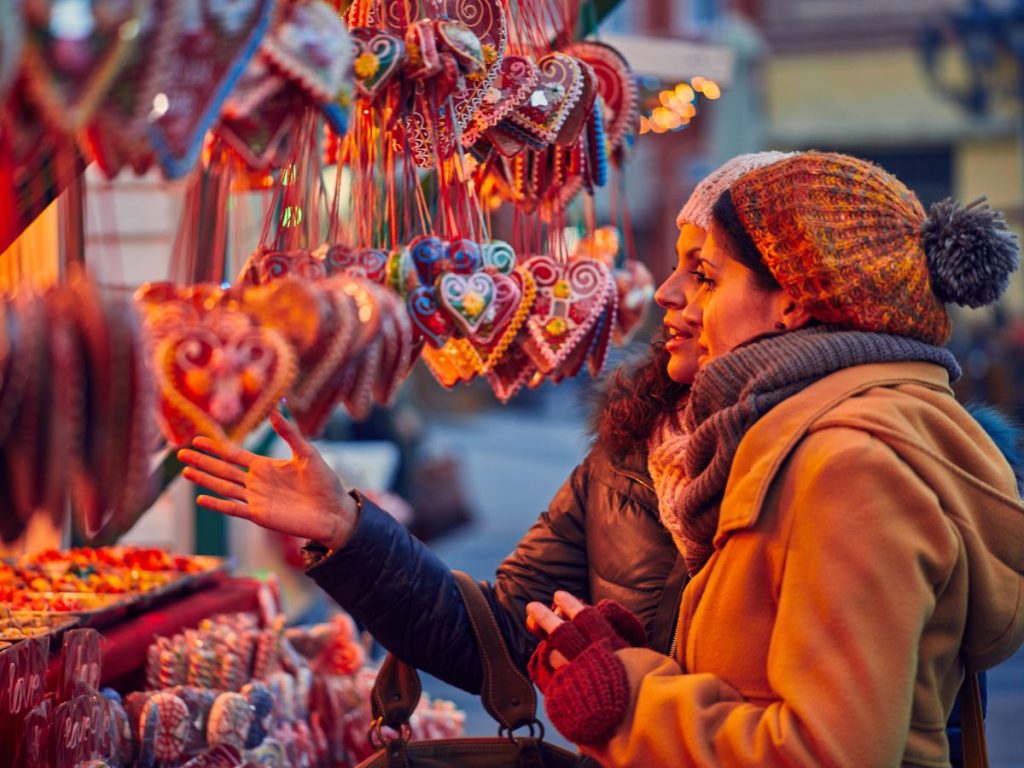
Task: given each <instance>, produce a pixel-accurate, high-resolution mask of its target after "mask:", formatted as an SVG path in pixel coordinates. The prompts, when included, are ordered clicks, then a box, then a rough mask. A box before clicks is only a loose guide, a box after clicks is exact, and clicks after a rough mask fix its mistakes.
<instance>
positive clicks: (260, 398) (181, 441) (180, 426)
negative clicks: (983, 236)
mask: <svg viewBox="0 0 1024 768" xmlns="http://www.w3.org/2000/svg"><path fill="white" fill-rule="evenodd" d="M211 325H213V323H212V322H211V321H210V320H209V319H208V318H204V319H203V323H202V324H201V325H198V326H194V327H191V328H183V329H180V330H178V331H176V332H172V333H170V334H168V336H167V337H166V338H165V339H164V340H163V341H162V342H161V343H160V345H159V346H158V348H157V351H156V359H155V361H154V367H155V369H156V370H155V371H154V373H155V377H156V381H157V384H158V386H159V390H160V395H161V398H162V403H163V404H162V408H161V415H162V427H163V429H164V434H165V436H166V437H167V440H168V442H169V443H171V444H172V445H186V444H188V443H189V442H190V441H191V440H192V438H193V437H195V436H196V435H199V434H202V435H210V436H213V437H217V438H220V439H228V440H236V441H237V440H240V439H241V438H243V437H245V435H247V434H248V433H249V432H250V431H251V430H253V429H254V428H255V427H256V426H257V425H258V424H259V423H260V422H261V421H263V419H265V418H266V416H267V414H268V413H270V411H271V409H272V408H274V407H275V406H276V405H277V402H278V400H280V399H281V397H283V396H284V394H285V392H287V390H288V387H289V386H290V385H291V383H292V381H293V379H294V378H295V372H296V371H295V353H294V351H293V350H292V348H291V346H289V345H288V343H287V342H285V340H284V339H283V338H281V336H280V335H279V334H278V333H276V332H274V331H272V330H270V329H267V328H256V327H249V328H247V329H245V330H238V329H234V328H231V329H229V328H226V327H224V325H223V324H222V326H221V328H220V329H219V332H218V331H215V330H214V328H212V327H211Z"/></svg>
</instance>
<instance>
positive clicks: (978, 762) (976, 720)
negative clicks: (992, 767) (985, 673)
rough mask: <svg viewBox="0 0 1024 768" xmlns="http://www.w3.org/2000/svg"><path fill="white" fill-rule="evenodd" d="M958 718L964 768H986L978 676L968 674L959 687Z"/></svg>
mask: <svg viewBox="0 0 1024 768" xmlns="http://www.w3.org/2000/svg"><path fill="white" fill-rule="evenodd" d="M960 718H961V721H960V722H961V725H960V728H961V732H962V733H963V743H964V768H988V745H987V744H986V743H985V721H984V720H983V719H982V711H981V686H980V685H979V684H978V675H977V673H975V672H968V673H967V676H966V677H965V678H964V682H963V684H962V685H961V686H960Z"/></svg>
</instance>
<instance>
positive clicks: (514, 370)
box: [487, 342, 537, 403]
mask: <svg viewBox="0 0 1024 768" xmlns="http://www.w3.org/2000/svg"><path fill="white" fill-rule="evenodd" d="M536 373H537V366H536V365H534V363H533V360H532V359H531V358H530V356H529V355H528V354H526V351H525V350H524V349H523V346H522V344H521V343H518V342H516V343H513V344H512V345H511V346H509V348H508V349H507V350H506V352H505V354H504V355H503V356H502V357H501V359H500V360H499V361H498V362H497V363H496V364H495V365H494V366H492V367H491V369H490V370H489V371H488V372H487V382H488V383H489V384H490V385H491V389H492V390H493V391H494V396H495V397H497V398H498V399H499V400H500V401H501V402H503V403H507V402H508V401H509V400H511V399H512V398H513V397H514V396H515V394H516V393H517V392H518V391H519V390H520V389H522V388H523V386H524V385H526V384H527V383H529V381H530V380H531V379H532V378H533V377H534V375H535V374H536Z"/></svg>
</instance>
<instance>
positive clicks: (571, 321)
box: [523, 256, 613, 374]
mask: <svg viewBox="0 0 1024 768" xmlns="http://www.w3.org/2000/svg"><path fill="white" fill-rule="evenodd" d="M524 266H525V268H526V269H527V270H529V271H530V273H531V274H532V275H533V277H534V279H535V280H536V282H537V298H536V300H535V302H534V306H533V308H532V310H531V314H530V317H529V319H528V320H527V323H526V327H527V339H526V341H525V342H524V345H523V346H524V348H525V350H526V352H527V354H529V355H530V358H531V359H532V360H533V361H534V364H535V365H536V366H537V368H538V370H540V371H541V372H542V373H545V374H547V373H550V372H551V371H554V370H556V369H557V368H559V366H560V365H561V364H562V363H563V362H564V361H565V359H566V358H567V357H568V356H569V355H570V354H571V353H572V352H573V351H574V350H575V349H576V348H577V346H579V344H580V343H581V342H582V341H583V340H584V338H585V337H586V336H587V334H588V333H589V332H590V331H591V329H592V328H593V327H594V324H595V323H596V322H597V319H598V317H600V315H601V313H602V312H603V311H604V309H605V304H606V302H607V294H608V292H609V291H610V290H613V287H612V283H611V275H610V273H609V271H608V268H607V267H606V266H605V265H604V264H601V263H600V262H598V261H594V260H591V259H577V260H576V261H573V262H571V263H570V264H568V265H565V264H559V263H558V262H556V261H555V260H554V259H552V258H550V257H548V256H534V257H533V258H531V259H530V260H529V261H527V262H526V264H525V265H524Z"/></svg>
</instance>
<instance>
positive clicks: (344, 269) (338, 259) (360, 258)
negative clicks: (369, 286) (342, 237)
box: [324, 243, 388, 285]
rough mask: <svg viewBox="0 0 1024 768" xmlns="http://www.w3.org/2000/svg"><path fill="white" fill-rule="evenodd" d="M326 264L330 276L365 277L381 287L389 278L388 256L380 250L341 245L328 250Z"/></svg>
mask: <svg viewBox="0 0 1024 768" xmlns="http://www.w3.org/2000/svg"><path fill="white" fill-rule="evenodd" d="M324 262H325V264H326V266H327V274H329V275H336V274H347V275H351V276H352V277H365V278H366V279H367V280H370V281H371V282H374V283H377V284H379V285H383V284H384V281H385V279H386V277H387V266H388V254H387V252H386V251H382V250H380V249H379V248H350V247H349V246H347V245H343V244H340V243H339V244H337V245H332V246H331V247H330V248H328V249H327V255H326V256H325V257H324Z"/></svg>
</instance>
